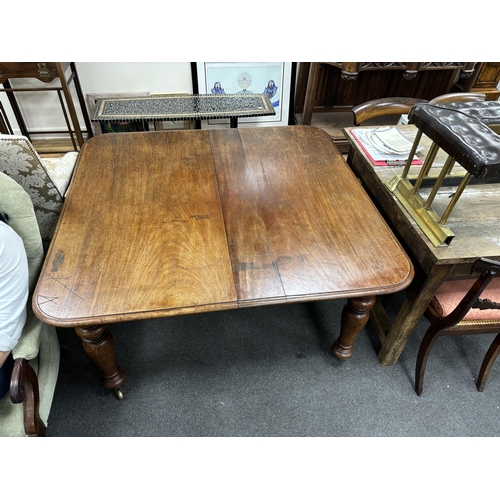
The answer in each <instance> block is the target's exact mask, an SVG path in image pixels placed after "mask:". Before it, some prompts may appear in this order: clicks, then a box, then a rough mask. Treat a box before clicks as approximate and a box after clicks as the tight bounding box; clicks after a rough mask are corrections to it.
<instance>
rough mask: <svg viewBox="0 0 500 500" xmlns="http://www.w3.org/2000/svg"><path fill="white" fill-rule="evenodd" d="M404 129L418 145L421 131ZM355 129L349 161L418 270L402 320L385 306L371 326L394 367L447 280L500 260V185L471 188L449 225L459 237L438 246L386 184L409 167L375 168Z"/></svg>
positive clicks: (444, 200) (441, 201)
mask: <svg viewBox="0 0 500 500" xmlns="http://www.w3.org/2000/svg"><path fill="white" fill-rule="evenodd" d="M398 128H399V129H400V130H401V132H402V133H403V134H404V135H406V136H407V138H408V139H409V140H410V141H413V140H414V138H415V135H416V133H417V129H416V127H414V126H413V125H404V126H398ZM350 130H352V128H348V129H346V130H345V133H346V137H347V138H348V140H349V144H350V149H349V155H348V159H347V162H348V164H349V165H350V167H351V168H352V170H353V172H354V173H355V175H357V176H358V178H359V179H360V180H361V182H362V184H363V186H364V187H365V189H366V190H367V192H368V193H369V194H370V196H371V197H372V200H374V202H375V203H376V205H377V207H378V208H379V210H380V211H381V213H382V214H383V215H384V217H385V219H386V220H387V221H388V222H389V224H390V226H391V228H392V229H393V231H394V232H395V234H396V235H397V236H398V237H399V239H400V241H401V242H402V243H403V245H404V247H405V249H406V250H407V252H408V254H409V255H410V257H411V258H412V261H413V263H414V265H415V269H416V275H415V279H414V280H413V282H412V284H411V285H410V287H409V288H408V290H407V292H408V293H407V295H406V299H405V301H404V303H403V305H402V306H401V308H400V310H399V312H398V314H397V316H396V318H394V319H393V320H392V318H389V317H388V316H387V314H386V312H385V310H384V308H383V307H382V304H381V303H380V302H377V304H376V305H375V306H374V308H373V309H372V310H371V312H370V319H371V322H372V324H373V326H374V328H375V329H376V331H377V333H378V335H379V338H380V340H381V348H380V351H379V354H378V357H379V361H380V362H381V364H383V365H393V364H395V363H396V362H397V359H398V357H399V355H400V354H401V352H402V350H403V349H404V347H405V345H406V343H407V341H408V339H409V337H410V335H411V333H412V331H413V329H414V328H415V326H416V325H417V323H418V321H419V320H420V319H421V318H422V317H423V314H424V312H425V310H426V308H427V306H428V305H429V302H430V301H431V299H432V297H433V296H434V294H435V292H436V291H437V289H438V288H439V286H440V285H441V283H442V282H443V281H444V280H446V279H452V278H455V277H470V276H469V274H470V268H471V266H472V264H473V263H474V262H475V261H476V259H478V258H480V257H484V258H489V259H493V260H500V224H499V221H500V205H499V204H498V199H499V196H500V185H499V184H498V183H494V184H473V185H472V184H471V185H469V186H468V188H467V189H466V190H465V191H464V193H463V194H462V197H461V198H460V203H458V204H457V205H456V207H455V208H454V210H453V212H452V214H451V216H450V218H449V220H448V222H447V225H448V227H449V228H450V229H451V230H452V231H453V232H454V233H455V235H456V236H455V238H454V239H453V241H452V242H451V243H450V245H449V246H440V247H436V246H434V245H433V244H432V243H431V241H430V240H429V239H428V238H427V236H426V235H425V234H424V232H423V231H422V230H421V229H420V227H419V226H418V225H417V223H416V222H415V221H414V220H413V218H412V217H411V216H410V214H409V213H408V212H407V211H406V210H405V209H404V207H403V206H402V205H401V203H400V202H399V201H398V199H397V198H396V197H395V196H394V194H393V193H392V192H390V191H389V189H387V186H386V182H387V181H389V180H390V179H392V178H394V177H395V176H396V175H401V173H402V171H403V168H404V167H373V166H372V164H371V162H370V160H369V159H368V157H367V156H366V155H365V154H364V153H363V151H362V150H361V148H360V147H359V146H358V144H357V142H356V140H355V139H354V137H353V136H352V134H351V133H350ZM421 145H422V146H424V149H423V151H421V152H419V153H417V156H418V157H419V158H420V159H421V160H424V161H425V157H426V156H427V154H428V152H429V148H430V145H431V141H430V139H429V138H427V137H426V136H425V135H424V136H423V137H422V140H421ZM446 159H447V155H446V154H445V153H443V152H442V151H441V150H440V151H438V153H437V154H436V157H435V160H434V163H433V166H432V168H431V171H430V173H429V175H430V176H431V177H437V175H438V172H440V171H441V168H442V166H443V165H444V163H445V161H446ZM455 168H456V169H457V172H458V173H460V172H461V173H462V174H465V172H466V171H465V169H463V168H462V167H455ZM419 172H420V167H413V166H412V167H411V168H410V172H409V175H410V176H415V175H418V173H419ZM430 190H431V189H430V187H429V188H422V192H423V193H424V194H427V193H430ZM455 190H456V187H455V186H450V187H448V188H447V189H442V190H440V191H441V192H440V194H439V196H438V197H437V198H436V199H435V200H434V204H435V206H436V210H437V211H440V212H441V211H442V210H444V207H446V205H447V204H448V202H449V196H450V195H451V194H453V193H454V192H455Z"/></svg>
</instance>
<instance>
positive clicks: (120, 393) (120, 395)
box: [115, 387, 123, 400]
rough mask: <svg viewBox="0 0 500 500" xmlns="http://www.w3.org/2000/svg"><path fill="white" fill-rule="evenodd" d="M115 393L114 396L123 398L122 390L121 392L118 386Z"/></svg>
mask: <svg viewBox="0 0 500 500" xmlns="http://www.w3.org/2000/svg"><path fill="white" fill-rule="evenodd" d="M115 395H116V397H117V398H118V399H120V400H122V399H123V392H122V390H121V389H120V388H119V387H117V388H116V389H115Z"/></svg>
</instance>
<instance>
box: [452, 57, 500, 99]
mask: <svg viewBox="0 0 500 500" xmlns="http://www.w3.org/2000/svg"><path fill="white" fill-rule="evenodd" d="M499 81H500V63H498V62H482V63H476V68H475V69H474V73H473V74H472V76H471V78H468V79H466V80H459V81H458V82H457V83H456V84H455V85H454V87H453V91H457V92H479V93H481V94H486V100H487V101H496V100H498V98H499V97H500V90H498V88H497V87H498V82H499Z"/></svg>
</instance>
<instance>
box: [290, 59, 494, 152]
mask: <svg viewBox="0 0 500 500" xmlns="http://www.w3.org/2000/svg"><path fill="white" fill-rule="evenodd" d="M499 78H500V63H475V62H446V63H439V62H411V63H404V62H403V63H401V62H343V63H341V62H301V63H299V69H298V75H297V86H296V94H295V109H294V122H295V123H297V124H302V125H310V124H311V120H312V115H313V113H335V112H345V111H350V110H351V108H352V107H353V106H356V105H358V104H361V103H363V102H366V101H369V100H371V99H378V98H381V97H415V98H419V99H427V100H430V99H433V98H434V97H437V96H439V95H442V94H447V93H449V92H478V93H486V94H487V98H488V99H492V100H493V99H497V98H498V95H499V94H500V93H499V91H498V90H497V88H496V87H497V85H498V81H499ZM350 125H352V122H351V123H347V124H346V126H350ZM330 135H331V136H332V138H333V140H334V142H335V143H336V144H337V146H339V148H340V149H341V151H342V152H345V151H344V150H345V148H346V146H347V141H346V140H345V138H344V137H343V134H342V133H341V132H340V133H339V134H333V135H332V134H330Z"/></svg>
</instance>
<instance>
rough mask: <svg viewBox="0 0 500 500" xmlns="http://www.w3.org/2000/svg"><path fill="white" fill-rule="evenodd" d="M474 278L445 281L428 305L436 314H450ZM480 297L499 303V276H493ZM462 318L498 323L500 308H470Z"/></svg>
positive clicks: (499, 320)
mask: <svg viewBox="0 0 500 500" xmlns="http://www.w3.org/2000/svg"><path fill="white" fill-rule="evenodd" d="M474 282H475V279H473V278H471V279H465V280H458V281H445V282H444V283H443V284H442V285H441V286H440V287H439V289H438V291H437V292H436V294H435V295H434V297H433V299H432V301H431V303H430V306H431V307H432V309H433V310H434V312H435V313H436V314H437V315H438V316H447V315H448V314H450V313H451V312H452V311H453V309H455V307H457V305H458V304H459V302H460V301H461V300H462V299H463V297H464V296H465V294H466V293H467V292H468V291H469V289H470V287H471V286H472V285H473V284H474ZM481 299H488V300H491V301H492V302H496V303H500V278H494V279H493V280H492V281H491V283H490V284H489V285H488V286H487V287H486V289H485V290H484V292H483V293H482V294H481ZM464 320H467V321H470V320H475V321H477V320H487V321H498V322H499V323H500V309H471V310H470V311H469V312H468V313H467V314H466V316H465V318H464Z"/></svg>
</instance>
